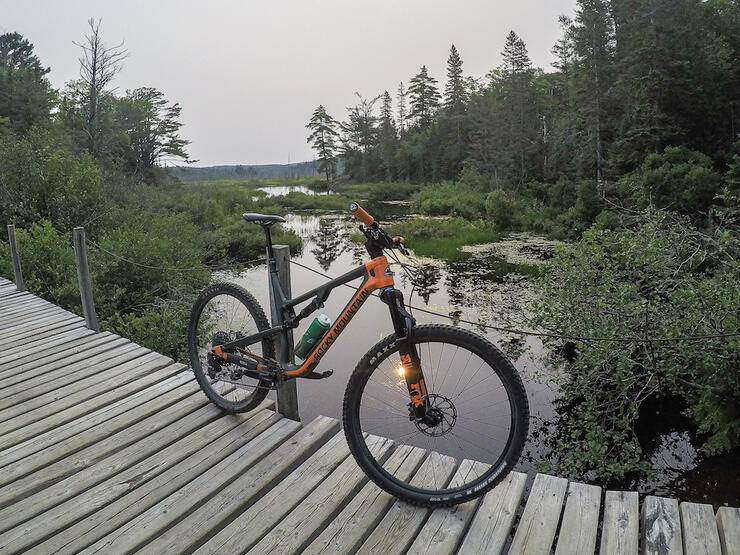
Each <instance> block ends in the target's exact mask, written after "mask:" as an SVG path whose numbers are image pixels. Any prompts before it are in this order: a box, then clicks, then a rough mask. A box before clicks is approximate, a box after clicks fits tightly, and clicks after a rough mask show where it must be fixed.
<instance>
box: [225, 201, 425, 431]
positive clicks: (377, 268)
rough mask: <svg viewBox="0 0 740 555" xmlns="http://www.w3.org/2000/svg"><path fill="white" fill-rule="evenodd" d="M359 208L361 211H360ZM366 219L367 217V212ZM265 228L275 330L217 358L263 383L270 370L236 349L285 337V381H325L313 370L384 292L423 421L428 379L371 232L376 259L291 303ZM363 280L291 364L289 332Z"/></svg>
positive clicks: (413, 398) (282, 358)
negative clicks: (375, 294)
mask: <svg viewBox="0 0 740 555" xmlns="http://www.w3.org/2000/svg"><path fill="white" fill-rule="evenodd" d="M358 209H359V210H361V209H360V208H359V207H358ZM363 214H366V213H365V212H364V211H363ZM367 217H368V218H369V225H372V226H374V230H375V232H376V234H377V233H378V232H379V231H378V230H379V228H378V226H377V224H375V223H374V221H373V220H372V217H371V216H369V215H368V216H367ZM363 221H365V219H363ZM366 223H367V222H366ZM263 228H264V230H265V236H266V239H267V253H268V268H269V285H270V305H271V306H270V308H271V312H272V315H273V327H272V328H269V329H266V330H264V331H262V332H259V333H255V334H252V335H249V336H247V337H242V338H239V339H237V340H235V341H231V342H228V343H225V344H223V345H218V346H216V347H214V349H213V353H214V354H215V355H216V356H217V357H220V358H221V359H224V360H226V361H227V362H233V363H236V364H238V365H239V366H241V367H242V368H243V369H245V374H248V375H251V376H253V377H257V378H264V377H267V376H266V375H265V372H266V369H265V368H264V367H263V365H260V364H258V363H257V362H251V361H247V362H246V363H245V360H244V359H243V358H242V357H241V356H238V355H236V354H234V353H235V352H237V349H239V348H243V347H246V346H248V345H252V344H254V343H257V342H259V341H262V340H263V339H267V338H272V339H274V337H275V336H276V335H278V334H282V341H280V347H281V348H280V353H279V363H280V367H281V369H282V372H281V373H282V377H283V379H291V378H300V377H310V378H317V377H323V376H322V375H320V374H316V373H315V372H314V370H315V368H316V367H317V366H318V364H319V362H320V361H321V359H322V358H323V356H324V355H325V354H326V352H327V351H328V350H329V349H330V348H331V346H332V345H333V344H334V343H335V342H336V340H337V338H338V337H339V335H340V334H341V333H342V331H344V329H345V328H346V327H347V324H349V322H350V321H351V320H352V318H353V317H354V316H355V314H357V312H358V311H359V310H360V308H361V307H362V305H363V304H364V303H365V301H366V300H367V299H368V298H369V297H370V295H372V294H373V292H375V291H377V290H378V289H380V290H381V292H380V295H379V296H380V299H381V300H382V301H383V302H384V303H386V304H387V305H388V307H389V309H390V313H391V320H392V322H393V327H394V330H395V333H396V338H397V341H398V347H399V354H400V356H401V363H402V365H403V374H404V377H405V379H406V385H407V387H408V391H409V396H410V399H411V407H412V409H413V413H414V414H415V415H416V416H423V413H424V409H425V406H426V403H425V402H424V398H425V397H426V394H427V391H426V385H425V383H424V377H423V374H422V371H421V365H420V362H419V356H418V353H417V351H416V347H415V345H414V343H413V342H412V341H411V339H410V338H411V336H412V334H413V327H414V323H415V322H414V319H413V318H412V317H411V315H410V314H409V313H408V312H407V311H406V309H405V306H404V304H403V295H402V293H401V292H400V291H398V290H396V289H395V287H394V282H393V274H392V272H391V271H390V266H389V265H388V260H387V259H386V257H385V256H383V255H382V248H380V247H379V246H378V245H376V244H374V243H373V242H372V237H371V236H372V234H371V233H369V232H368V233H366V235H367V236H368V243H366V247H367V250H368V252H369V253H370V254H371V256H374V255H378V256H374V257H373V259H372V260H370V262H368V263H366V264H364V265H363V266H359V267H357V268H355V269H353V270H350V271H349V272H347V273H346V274H344V275H342V276H340V277H338V278H335V279H332V280H330V281H327V282H326V283H324V284H322V285H321V286H319V287H316V288H315V289H311V290H310V291H307V292H306V293H303V294H302V295H299V296H298V297H295V298H292V299H289V298H286V296H285V293H284V292H283V289H282V287H281V286H280V280H279V279H278V270H277V262H276V260H275V257H274V254H273V249H272V239H271V234H270V226H269V225H267V226H263ZM359 278H362V283H360V286H359V287H358V288H357V290H356V291H355V293H354V294H353V295H352V297H351V299H350V300H349V302H348V303H347V305H346V306H345V307H344V309H343V310H342V312H341V313H340V314H339V316H338V317H337V319H336V320H335V321H334V323H333V324H332V326H331V327H330V329H329V331H328V332H327V333H326V334H324V336H323V337H322V338H321V340H320V341H319V342H318V343H317V344H316V345H315V346H314V348H313V350H312V351H311V352H310V353H309V354H308V355H307V356H306V358H305V359H304V361H303V363H301V364H295V363H293V362H292V360H290V358H291V357H290V350H289V342H288V333H289V332H290V330H292V329H294V328H296V327H297V326H298V323H299V322H300V321H301V320H302V319H304V318H306V317H307V316H309V315H311V314H312V313H313V312H315V311H316V310H318V309H319V308H321V307H322V306H324V301H326V299H327V298H328V297H329V294H330V293H331V291H332V290H333V289H335V288H337V287H339V286H341V285H345V284H347V283H349V282H351V281H354V280H356V279H359ZM308 300H311V302H310V303H309V304H308V305H306V307H304V308H303V309H302V310H301V311H300V312H299V313H298V315H296V314H295V307H296V306H297V305H299V304H301V303H304V302H306V301H308Z"/></svg>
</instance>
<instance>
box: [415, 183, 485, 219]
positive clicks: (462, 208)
mask: <svg viewBox="0 0 740 555" xmlns="http://www.w3.org/2000/svg"><path fill="white" fill-rule="evenodd" d="M413 198H414V202H415V203H416V204H417V205H418V206H419V210H420V211H421V212H422V213H423V214H427V215H429V216H461V217H463V218H467V219H476V218H481V217H483V216H484V215H485V206H484V203H485V198H486V197H485V194H483V193H480V192H478V191H475V190H473V189H471V188H470V187H466V186H464V185H462V184H460V183H451V182H443V183H438V184H434V185H427V186H426V187H423V188H422V189H420V190H419V192H418V193H416V194H415V195H414V197H413Z"/></svg>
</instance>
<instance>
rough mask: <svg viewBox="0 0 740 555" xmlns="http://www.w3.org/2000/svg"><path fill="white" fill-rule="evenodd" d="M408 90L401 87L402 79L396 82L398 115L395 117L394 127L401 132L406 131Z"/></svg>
mask: <svg viewBox="0 0 740 555" xmlns="http://www.w3.org/2000/svg"><path fill="white" fill-rule="evenodd" d="M407 94H408V92H407V91H406V90H405V89H404V87H403V81H401V82H400V83H399V84H398V93H397V96H396V103H397V104H398V112H397V113H398V116H397V119H396V127H398V132H399V133H401V134H403V132H404V131H406V121H407V120H408V117H409V115H408V112H407V111H406V95H407Z"/></svg>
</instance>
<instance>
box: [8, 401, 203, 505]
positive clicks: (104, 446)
mask: <svg viewBox="0 0 740 555" xmlns="http://www.w3.org/2000/svg"><path fill="white" fill-rule="evenodd" d="M206 405H207V399H206V398H205V397H203V398H201V397H199V396H198V397H194V396H189V397H186V398H185V399H184V400H183V401H181V402H179V403H176V404H174V405H172V406H170V407H168V408H166V409H164V410H162V411H161V412H160V413H158V414H155V415H152V416H150V417H149V418H146V419H143V420H141V421H138V422H136V423H135V425H133V426H131V427H129V428H125V429H123V430H121V431H119V432H118V433H116V434H114V435H112V436H110V437H107V438H104V439H103V440H101V441H99V442H97V443H95V444H93V445H90V446H89V447H87V448H85V449H83V450H81V451H78V452H76V453H74V454H70V455H69V456H67V457H64V458H61V459H60V460H57V461H56V462H54V463H52V464H49V465H47V466H42V467H41V468H39V467H38V464H37V462H36V461H31V462H27V463H26V464H18V465H17V467H16V468H13V469H11V470H10V471H9V472H8V474H10V475H15V476H17V475H18V474H20V473H23V474H24V476H23V477H22V478H17V479H16V480H15V481H12V482H11V483H9V484H7V485H6V486H5V487H3V488H2V489H1V490H0V508H4V507H7V506H8V505H11V504H12V503H16V502H18V501H20V500H22V499H23V498H25V497H27V496H28V495H30V494H32V493H33V492H35V491H39V490H40V489H42V488H45V487H47V486H50V485H52V484H54V483H55V482H57V481H59V480H61V479H63V478H66V477H69V476H72V475H73V474H75V473H76V472H82V471H83V470H85V469H87V468H89V467H90V466H92V465H94V464H95V463H96V462H97V461H100V460H102V459H104V458H105V457H107V456H108V455H110V454H112V453H115V452H117V451H120V450H121V449H123V448H125V447H128V446H130V445H132V444H133V443H135V442H137V441H139V440H141V439H144V438H146V437H148V436H149V435H151V434H153V433H155V432H157V431H159V430H161V429H162V428H164V427H165V426H168V425H170V424H171V423H173V422H177V421H178V420H179V419H181V418H185V417H186V416H187V415H188V414H190V413H192V412H195V411H196V410H197V409H199V408H201V407H203V406H206ZM40 459H42V460H46V459H48V456H47V454H46V453H42V454H41V455H40ZM29 466H33V467H34V468H38V470H36V471H35V472H30V473H29V472H28V468H29ZM6 480H7V478H6V477H3V482H5V481H6Z"/></svg>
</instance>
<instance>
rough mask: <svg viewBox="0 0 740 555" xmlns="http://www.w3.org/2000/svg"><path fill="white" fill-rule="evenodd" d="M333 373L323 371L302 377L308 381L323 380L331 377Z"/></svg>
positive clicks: (331, 371)
mask: <svg viewBox="0 0 740 555" xmlns="http://www.w3.org/2000/svg"><path fill="white" fill-rule="evenodd" d="M333 373H334V370H324V371H323V372H311V373H310V374H306V375H305V376H303V377H304V378H306V379H309V380H323V379H324V378H328V377H329V376H331V375H332V374H333Z"/></svg>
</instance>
